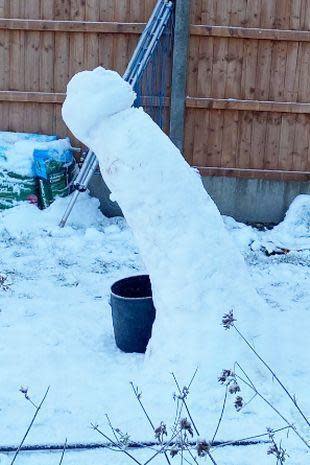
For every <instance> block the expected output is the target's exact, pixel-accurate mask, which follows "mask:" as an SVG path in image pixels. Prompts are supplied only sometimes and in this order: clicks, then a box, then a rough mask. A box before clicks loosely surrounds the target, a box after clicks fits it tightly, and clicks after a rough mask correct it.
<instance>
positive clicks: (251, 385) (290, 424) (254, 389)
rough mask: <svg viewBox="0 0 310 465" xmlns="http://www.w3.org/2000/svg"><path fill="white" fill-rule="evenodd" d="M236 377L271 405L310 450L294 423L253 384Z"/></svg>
mask: <svg viewBox="0 0 310 465" xmlns="http://www.w3.org/2000/svg"><path fill="white" fill-rule="evenodd" d="M236 377H237V378H238V379H239V380H240V381H242V382H243V383H244V384H245V385H246V386H248V387H249V388H250V389H252V390H253V391H254V392H255V393H256V394H257V395H258V397H260V398H261V399H262V400H263V401H264V402H265V403H266V404H267V405H269V407H270V408H271V409H272V410H273V411H274V412H275V413H276V414H277V415H278V416H279V417H280V418H282V420H283V421H284V422H285V423H286V424H287V425H288V426H289V427H290V428H292V430H293V431H294V433H295V434H296V436H298V437H299V439H300V440H301V441H302V442H303V443H304V444H305V445H306V447H307V448H308V449H310V445H309V444H308V442H307V441H306V439H304V438H303V437H302V436H301V434H300V433H299V432H298V430H297V429H296V428H295V426H294V425H292V423H291V422H290V421H289V420H287V418H285V417H284V416H283V415H282V413H281V412H280V411H279V410H278V409H277V408H276V407H275V406H274V405H272V403H271V402H269V400H268V399H266V397H264V396H263V395H262V394H261V393H260V392H259V391H258V390H257V389H256V387H255V386H254V384H253V383H249V382H248V381H246V380H245V379H243V378H241V376H239V375H237V374H236Z"/></svg>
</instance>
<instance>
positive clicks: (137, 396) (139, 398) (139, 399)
mask: <svg viewBox="0 0 310 465" xmlns="http://www.w3.org/2000/svg"><path fill="white" fill-rule="evenodd" d="M130 385H131V387H132V390H133V393H134V395H135V397H136V399H137V401H138V402H139V405H140V407H141V408H142V411H143V412H144V415H145V416H146V418H147V421H148V422H149V424H150V425H151V428H152V430H153V432H154V431H155V426H154V423H153V422H152V420H151V418H150V416H149V414H148V413H147V411H146V408H145V407H144V405H143V403H142V401H141V396H140V395H139V393H138V391H137V389H136V388H135V386H134V384H133V382H132V381H131V382H130ZM164 455H165V458H166V460H167V463H168V464H169V465H171V462H170V460H169V457H168V455H167V452H164Z"/></svg>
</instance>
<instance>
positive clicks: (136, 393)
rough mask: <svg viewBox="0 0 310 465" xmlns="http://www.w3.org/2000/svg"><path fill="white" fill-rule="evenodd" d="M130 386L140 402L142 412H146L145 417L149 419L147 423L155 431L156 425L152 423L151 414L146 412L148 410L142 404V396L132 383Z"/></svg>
mask: <svg viewBox="0 0 310 465" xmlns="http://www.w3.org/2000/svg"><path fill="white" fill-rule="evenodd" d="M130 385H131V387H132V390H133V393H134V395H135V397H136V399H137V401H138V402H139V404H140V407H141V408H142V410H143V412H144V415H145V416H146V418H147V421H148V422H149V424H150V425H151V427H152V429H153V430H155V426H154V423H153V422H152V420H151V418H150V416H149V414H148V413H147V411H146V409H145V407H144V405H143V403H142V401H141V396H140V395H139V393H138V392H137V389H136V388H135V386H134V384H133V382H132V381H131V382H130Z"/></svg>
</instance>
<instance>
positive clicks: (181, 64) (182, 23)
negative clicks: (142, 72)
mask: <svg viewBox="0 0 310 465" xmlns="http://www.w3.org/2000/svg"><path fill="white" fill-rule="evenodd" d="M175 1H176V6H175V26H174V46H173V64H172V83H171V111H170V133H169V135H170V139H171V140H172V142H173V143H174V144H175V145H176V146H177V147H178V148H179V149H180V150H181V152H183V149H184V126H185V101H186V85H187V70H188V49H189V26H190V0H175Z"/></svg>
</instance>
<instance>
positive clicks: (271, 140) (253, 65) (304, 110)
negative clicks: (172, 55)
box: [185, 0, 310, 180]
mask: <svg viewBox="0 0 310 465" xmlns="http://www.w3.org/2000/svg"><path fill="white" fill-rule="evenodd" d="M191 3H192V18H191V23H192V25H191V31H190V32H191V36H190V60H189V79H188V95H189V97H188V98H187V101H186V106H187V118H186V145H185V153H186V154H187V158H188V160H189V161H190V162H191V163H192V164H193V165H196V166H198V167H199V168H200V170H201V172H202V173H203V174H218V175H238V176H246V177H268V178H272V179H299V180H305V179H307V178H308V179H309V176H307V174H306V172H308V175H309V171H310V144H309V140H310V137H309V136H310V32H309V30H310V2H309V1H308V0H192V2H191ZM271 170H272V171H271Z"/></svg>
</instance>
